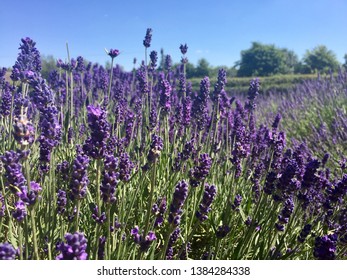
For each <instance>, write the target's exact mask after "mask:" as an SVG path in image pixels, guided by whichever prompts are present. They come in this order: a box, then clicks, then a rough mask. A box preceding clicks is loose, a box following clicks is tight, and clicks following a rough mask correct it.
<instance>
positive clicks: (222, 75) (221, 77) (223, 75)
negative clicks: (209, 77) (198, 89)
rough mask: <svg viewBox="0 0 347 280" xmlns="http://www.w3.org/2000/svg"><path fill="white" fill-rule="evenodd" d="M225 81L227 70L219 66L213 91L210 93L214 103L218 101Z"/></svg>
mask: <svg viewBox="0 0 347 280" xmlns="http://www.w3.org/2000/svg"><path fill="white" fill-rule="evenodd" d="M226 83H227V72H226V71H225V70H224V69H223V68H221V69H219V70H218V78H217V83H216V84H215V86H214V91H213V93H212V94H211V100H212V101H213V102H215V103H217V102H218V101H219V99H220V98H221V95H222V93H223V91H224V88H225V85H226Z"/></svg>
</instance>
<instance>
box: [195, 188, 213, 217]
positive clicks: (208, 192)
mask: <svg viewBox="0 0 347 280" xmlns="http://www.w3.org/2000/svg"><path fill="white" fill-rule="evenodd" d="M216 194H217V188H216V186H214V185H208V184H206V185H205V191H204V195H203V197H202V201H201V203H200V205H199V210H198V211H196V213H195V216H196V217H197V218H198V219H199V220H200V222H204V221H206V220H207V218H208V217H207V214H208V213H209V212H210V211H211V204H212V202H213V200H214V198H215V196H216Z"/></svg>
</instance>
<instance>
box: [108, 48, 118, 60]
mask: <svg viewBox="0 0 347 280" xmlns="http://www.w3.org/2000/svg"><path fill="white" fill-rule="evenodd" d="M107 54H108V55H109V56H110V57H111V58H112V59H113V58H115V57H117V56H118V55H119V54H120V51H119V50H114V49H110V50H109V51H108V53H107Z"/></svg>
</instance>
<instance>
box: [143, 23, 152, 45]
mask: <svg viewBox="0 0 347 280" xmlns="http://www.w3.org/2000/svg"><path fill="white" fill-rule="evenodd" d="M151 41H152V29H151V28H147V30H146V36H145V39H144V40H143V45H144V46H145V48H149V47H150V46H151Z"/></svg>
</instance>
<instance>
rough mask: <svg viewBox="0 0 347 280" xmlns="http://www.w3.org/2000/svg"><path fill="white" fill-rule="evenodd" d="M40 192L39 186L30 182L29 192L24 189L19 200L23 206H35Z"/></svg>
mask: <svg viewBox="0 0 347 280" xmlns="http://www.w3.org/2000/svg"><path fill="white" fill-rule="evenodd" d="M41 191H42V188H41V186H40V184H38V183H36V182H34V181H32V182H30V190H29V191H28V190H27V189H24V190H23V192H22V193H20V195H19V197H20V199H21V200H22V201H23V202H25V204H26V205H27V206H29V207H32V206H34V205H35V203H36V202H37V201H38V200H39V199H40V198H41V196H40V195H39V194H40V192H41Z"/></svg>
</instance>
